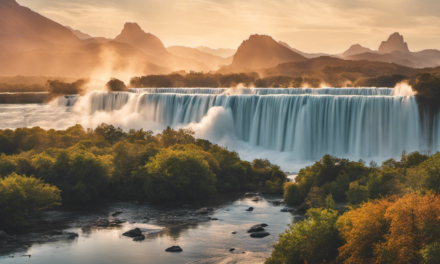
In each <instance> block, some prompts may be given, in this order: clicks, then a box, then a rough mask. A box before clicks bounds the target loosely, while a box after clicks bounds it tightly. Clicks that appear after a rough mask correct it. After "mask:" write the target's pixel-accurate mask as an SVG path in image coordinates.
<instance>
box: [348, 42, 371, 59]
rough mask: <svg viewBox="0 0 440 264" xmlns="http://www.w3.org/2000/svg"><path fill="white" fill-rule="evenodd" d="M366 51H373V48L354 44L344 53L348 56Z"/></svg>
mask: <svg viewBox="0 0 440 264" xmlns="http://www.w3.org/2000/svg"><path fill="white" fill-rule="evenodd" d="M365 52H371V53H373V50H371V49H369V48H366V47H363V46H361V45H359V44H355V45H352V46H351V47H350V48H349V49H348V50H346V51H345V52H344V53H342V56H343V57H348V56H352V55H357V54H361V53H365Z"/></svg>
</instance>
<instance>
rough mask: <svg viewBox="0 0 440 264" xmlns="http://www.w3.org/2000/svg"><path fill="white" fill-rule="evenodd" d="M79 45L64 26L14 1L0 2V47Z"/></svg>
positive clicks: (27, 47) (25, 47)
mask: <svg viewBox="0 0 440 264" xmlns="http://www.w3.org/2000/svg"><path fill="white" fill-rule="evenodd" d="M80 43H81V41H80V39H79V38H78V37H76V36H75V35H74V34H73V33H72V32H71V31H70V30H68V29H67V28H65V27H64V26H62V25H60V24H58V23H56V22H54V21H52V20H50V19H48V18H46V17H44V16H42V15H40V14H38V13H36V12H34V11H32V10H30V9H29V8H27V7H23V6H21V5H19V4H18V3H17V2H16V1H15V0H0V45H3V46H12V47H16V48H19V49H33V48H43V47H48V48H50V47H52V46H53V44H69V45H78V44H80Z"/></svg>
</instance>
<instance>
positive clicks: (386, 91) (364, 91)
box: [129, 88, 395, 95]
mask: <svg viewBox="0 0 440 264" xmlns="http://www.w3.org/2000/svg"><path fill="white" fill-rule="evenodd" d="M129 91H130V92H134V93H178V94H222V93H224V94H254V95H269V94H315V95H318V94H328V95H393V93H394V91H395V90H394V89H393V88H361V89H359V88H355V89H353V88H321V89H315V88H295V89H292V88H277V89H273V88H130V89H129Z"/></svg>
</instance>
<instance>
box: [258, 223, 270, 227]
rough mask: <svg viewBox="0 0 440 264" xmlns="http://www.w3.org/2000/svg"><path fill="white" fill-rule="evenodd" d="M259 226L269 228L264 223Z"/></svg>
mask: <svg viewBox="0 0 440 264" xmlns="http://www.w3.org/2000/svg"><path fill="white" fill-rule="evenodd" d="M260 226H262V227H266V226H269V225H268V224H265V223H262V224H260Z"/></svg>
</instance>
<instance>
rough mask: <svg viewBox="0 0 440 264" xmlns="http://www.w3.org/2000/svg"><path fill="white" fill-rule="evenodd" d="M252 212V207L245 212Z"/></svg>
mask: <svg viewBox="0 0 440 264" xmlns="http://www.w3.org/2000/svg"><path fill="white" fill-rule="evenodd" d="M253 210H254V208H253V207H249V208H248V209H246V211H248V212H252V211H253Z"/></svg>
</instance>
